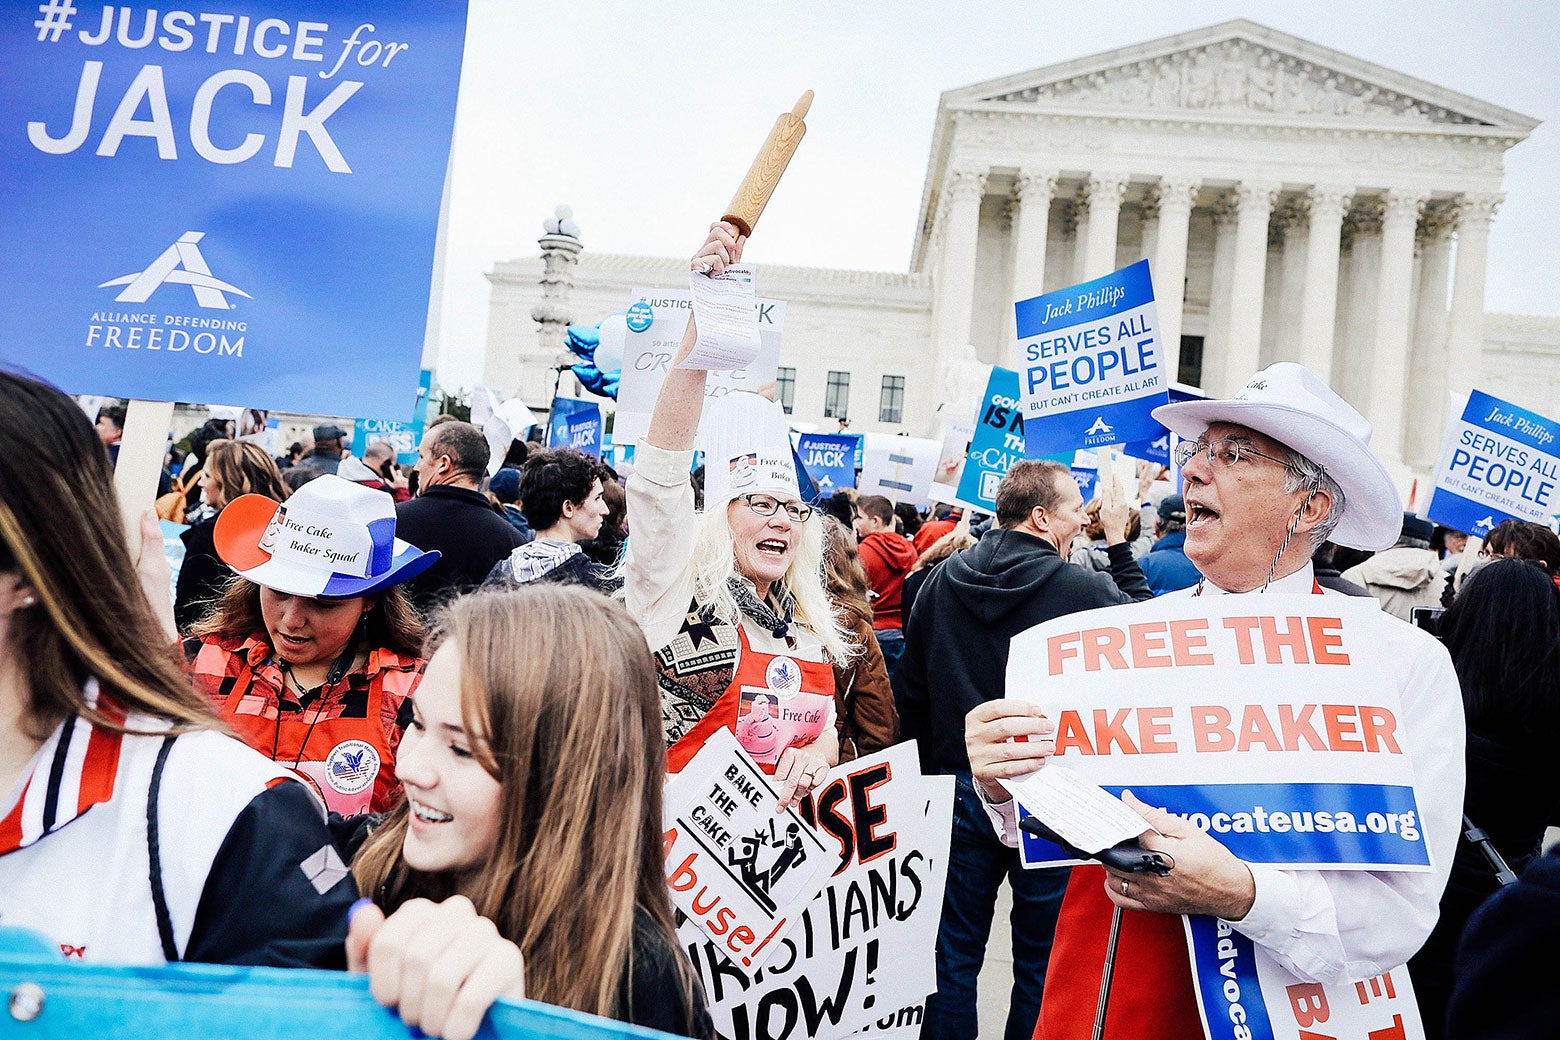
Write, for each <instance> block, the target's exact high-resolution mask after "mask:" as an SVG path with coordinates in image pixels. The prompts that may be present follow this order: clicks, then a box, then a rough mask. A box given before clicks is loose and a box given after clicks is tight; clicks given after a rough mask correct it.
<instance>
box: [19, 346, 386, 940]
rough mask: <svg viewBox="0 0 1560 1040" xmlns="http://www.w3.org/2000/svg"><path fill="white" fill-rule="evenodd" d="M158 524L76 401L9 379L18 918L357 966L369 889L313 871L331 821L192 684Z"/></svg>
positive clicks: (52, 928)
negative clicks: (178, 641) (354, 914)
mask: <svg viewBox="0 0 1560 1040" xmlns="http://www.w3.org/2000/svg"><path fill="white" fill-rule="evenodd" d="M140 535H141V553H140V558H139V561H138V562H132V559H131V556H130V553H129V551H128V550H127V548H126V545H125V541H124V528H123V527H122V526H121V519H120V510H119V503H118V501H117V499H116V497H115V494H114V489H113V475H112V471H111V470H110V468H109V463H108V456H107V454H106V453H105V452H104V450H103V446H102V443H101V442H100V441H99V440H98V438H97V435H96V434H95V433H94V432H93V430H92V426H91V425H90V424H89V423H88V421H87V418H86V416H84V415H83V414H82V412H81V409H80V408H79V407H78V406H77V405H76V403H75V402H74V401H72V400H71V399H70V398H68V397H66V396H65V395H64V394H62V393H60V392H59V391H58V390H55V389H54V388H52V387H49V386H46V385H44V384H42V383H39V382H36V381H34V380H32V379H28V378H25V377H22V376H18V375H15V374H12V373H8V372H3V371H0V921H4V923H5V924H7V925H15V926H21V927H25V928H31V929H35V930H37V931H39V932H42V933H43V934H44V935H46V936H48V937H49V939H50V940H51V941H52V942H55V943H57V944H58V945H59V949H60V950H61V952H62V953H63V954H64V955H65V956H66V957H69V958H72V959H81V960H87V961H98V962H118V963H130V964H158V963H162V962H164V961H171V960H181V959H182V960H195V961H207V962H217V963H234V964H270V965H280V966H287V965H313V966H317V967H326V966H340V965H341V963H342V962H343V957H342V940H343V938H344V937H345V934H346V927H345V914H346V910H347V907H348V906H349V905H350V904H351V902H352V899H353V897H354V895H355V890H354V889H353V886H352V885H351V884H341V883H332V880H331V879H330V878H329V877H326V876H324V875H312V876H311V875H310V874H306V873H305V872H304V871H302V870H300V869H299V865H300V864H301V863H303V862H304V861H306V860H308V859H309V858H310V857H312V856H316V855H320V854H323V852H324V851H325V849H327V848H328V847H329V843H330V834H329V831H328V830H327V829H326V826H325V819H324V813H323V812H322V811H321V810H320V809H319V808H318V807H317V804H316V802H315V800H314V798H313V797H312V796H311V795H310V794H309V792H308V791H307V789H305V787H304V785H303V784H301V783H296V782H288V781H290V780H294V779H295V778H293V777H291V775H290V774H288V773H287V772H286V770H284V769H281V768H279V767H277V766H276V765H274V764H273V763H271V762H269V761H266V760H265V759H264V758H263V757H261V756H260V755H257V754H255V753H254V752H253V751H251V750H250V749H248V748H246V747H244V746H243V745H242V744H240V743H239V742H238V741H236V740H233V739H232V738H231V737H228V736H226V735H224V734H223V733H222V732H221V728H220V725H219V724H218V722H217V720H216V718H215V717H214V716H213V715H212V713H211V710H210V709H209V708H208V707H207V705H206V703H205V702H204V700H202V698H200V697H199V696H198V695H197V694H196V693H195V691H194V690H193V689H191V687H190V682H189V676H188V673H187V672H186V670H185V668H184V665H183V663H182V662H181V661H180V660H179V656H178V653H177V651H176V649H175V644H174V640H173V638H172V634H171V633H170V632H169V631H167V630H166V628H165V627H164V624H163V621H162V619H161V618H160V617H159V616H158V613H157V611H154V609H153V607H152V601H151V600H150V599H149V598H148V595H149V594H150V595H151V596H155V597H160V599H161V604H162V607H163V609H164V610H165V611H166V607H167V602H168V599H167V597H168V567H167V564H166V562H164V558H163V554H162V551H161V549H162V540H161V537H160V535H159V532H158V527H157V522H156V517H155V515H154V514H152V513H151V511H150V510H148V511H147V514H146V515H145V516H143V517H142V522H141V531H140ZM138 568H139V569H138ZM67 825H68V826H67ZM341 880H344V876H343V877H342V878H341Z"/></svg>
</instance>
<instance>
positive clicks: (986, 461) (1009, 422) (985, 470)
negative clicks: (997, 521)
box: [959, 367, 1024, 513]
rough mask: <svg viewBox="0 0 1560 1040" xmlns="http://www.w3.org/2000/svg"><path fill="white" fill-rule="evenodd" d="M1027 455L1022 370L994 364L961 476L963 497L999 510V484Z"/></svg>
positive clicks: (986, 508)
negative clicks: (1021, 385)
mask: <svg viewBox="0 0 1560 1040" xmlns="http://www.w3.org/2000/svg"><path fill="white" fill-rule="evenodd" d="M1023 459H1024V418H1023V402H1021V401H1020V400H1019V397H1018V373H1017V372H1014V371H1013V370H1012V369H1008V368H1001V367H997V368H993V369H992V370H991V378H989V379H988V380H986V396H985V397H984V398H983V399H982V401H981V406H980V415H979V416H977V417H976V420H975V435H974V436H973V437H971V438H970V451H969V455H968V457H967V458H966V459H965V462H964V473H963V475H962V476H961V477H960V478H959V499H960V500H961V501H963V502H965V503H968V504H969V505H972V506H979V507H980V508H981V509H984V510H985V511H986V512H988V513H995V512H996V511H997V485H998V484H1001V483H1002V478H1003V477H1005V476H1007V471H1008V470H1009V469H1011V468H1012V467H1013V463H1015V462H1021V461H1023Z"/></svg>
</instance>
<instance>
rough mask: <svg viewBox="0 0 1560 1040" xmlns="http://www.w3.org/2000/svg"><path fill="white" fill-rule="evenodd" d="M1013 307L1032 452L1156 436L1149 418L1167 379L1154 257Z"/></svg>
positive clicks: (1029, 450)
mask: <svg viewBox="0 0 1560 1040" xmlns="http://www.w3.org/2000/svg"><path fill="white" fill-rule="evenodd" d="M1014 311H1015V314H1016V317H1017V323H1018V349H1019V358H1020V371H1019V375H1020V388H1021V389H1022V391H1023V401H1024V410H1023V416H1024V439H1025V442H1026V454H1028V455H1030V456H1031V457H1033V456H1038V455H1049V454H1052V453H1053V452H1058V451H1066V450H1069V449H1073V448H1092V447H1095V446H1096V445H1100V444H1120V443H1122V442H1131V441H1151V440H1153V439H1154V438H1156V437H1158V436H1159V432H1160V430H1161V429H1163V428H1162V427H1160V426H1159V424H1158V423H1156V422H1155V421H1154V419H1153V417H1152V416H1151V415H1150V414H1149V413H1150V412H1152V411H1153V409H1154V408H1155V407H1156V406H1158V405H1161V404H1164V403H1165V384H1166V376H1165V372H1164V365H1163V364H1162V363H1161V362H1162V358H1163V352H1162V350H1161V347H1160V342H1159V321H1158V317H1157V316H1156V314H1155V310H1154V286H1153V282H1152V280H1151V279H1150V277H1149V273H1148V261H1147V260H1140V261H1138V262H1137V263H1135V264H1133V265H1132V266H1130V267H1124V268H1122V269H1121V270H1119V271H1116V272H1115V273H1114V274H1108V275H1106V276H1105V277H1103V278H1096V279H1094V280H1093V281H1089V282H1083V283H1082V284H1080V285H1075V286H1072V287H1071V288H1069V289H1061V290H1058V291H1056V292H1052V293H1046V294H1045V295H1043V296H1036V297H1035V298H1034V299H1030V300H1020V301H1019V302H1018V303H1017V304H1015V305H1014Z"/></svg>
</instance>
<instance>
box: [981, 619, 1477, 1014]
mask: <svg viewBox="0 0 1560 1040" xmlns="http://www.w3.org/2000/svg"><path fill="white" fill-rule="evenodd" d="M1419 635H1420V633H1417V632H1414V631H1412V630H1408V629H1406V628H1404V626H1402V625H1401V624H1400V623H1399V622H1397V621H1396V620H1395V619H1393V618H1391V617H1388V616H1386V615H1384V614H1383V613H1382V611H1381V609H1380V608H1379V607H1378V606H1377V605H1376V604H1375V603H1374V602H1373V601H1371V600H1368V599H1351V598H1348V597H1342V596H1285V595H1276V594H1268V595H1263V596H1206V597H1191V596H1173V597H1167V598H1163V599H1158V600H1153V601H1150V602H1147V603H1138V604H1133V605H1131V606H1126V607H1110V608H1105V609H1102V610H1092V611H1086V612H1083V613H1080V614H1071V615H1068V616H1066V617H1062V618H1058V619H1056V620H1054V621H1051V622H1048V623H1046V624H1043V625H1039V626H1036V627H1035V628H1032V629H1030V630H1028V631H1027V632H1023V633H1021V634H1019V635H1018V636H1016V637H1014V639H1013V646H1012V652H1011V654H1010V656H1009V666H1008V676H1007V687H1008V691H1009V695H1010V696H1013V697H1019V698H1023V699H1027V700H1032V701H1034V702H1036V703H1038V704H1039V705H1041V707H1042V708H1043V709H1044V711H1045V713H1046V715H1047V716H1048V717H1049V718H1050V719H1051V720H1052V721H1053V722H1054V723H1055V725H1056V732H1055V737H1056V756H1055V761H1056V762H1057V763H1059V764H1062V765H1065V766H1067V767H1069V768H1070V769H1072V770H1074V771H1076V772H1077V773H1078V774H1080V776H1082V777H1083V778H1084V779H1087V780H1089V781H1091V782H1093V783H1096V784H1098V785H1100V786H1101V787H1103V788H1104V789H1105V790H1107V791H1110V792H1111V793H1115V794H1119V793H1120V792H1121V791H1122V790H1123V789H1130V790H1131V791H1132V792H1133V793H1134V794H1135V795H1137V796H1138V797H1139V798H1141V799H1143V800H1144V801H1145V802H1147V803H1149V804H1150V805H1154V806H1158V807H1162V808H1165V809H1167V810H1168V811H1169V812H1171V813H1174V814H1176V815H1179V816H1181V817H1182V818H1183V819H1185V820H1187V821H1188V822H1190V823H1191V824H1192V825H1194V826H1196V827H1199V828H1201V829H1203V830H1205V831H1207V832H1208V833H1209V834H1211V835H1212V836H1213V837H1214V838H1216V839H1218V841H1219V842H1220V843H1222V844H1223V845H1225V846H1226V847H1227V848H1229V849H1230V850H1231V851H1232V852H1233V853H1234V854H1235V855H1236V856H1238V857H1240V858H1241V859H1242V860H1245V861H1247V862H1249V863H1253V864H1258V863H1262V864H1269V865H1272V866H1277V867H1284V868H1299V869H1314V870H1328V871H1373V872H1387V871H1409V872H1424V871H1429V870H1430V869H1431V861H1430V851H1429V845H1428V842H1427V839H1426V834H1425V827H1426V821H1425V820H1424V819H1423V817H1422V811H1423V810H1422V806H1421V802H1422V800H1423V799H1424V797H1425V796H1424V795H1423V794H1422V793H1421V792H1420V791H1416V788H1415V783H1416V769H1415V763H1414V759H1413V758H1412V757H1411V756H1410V752H1411V751H1413V750H1415V749H1414V748H1413V746H1412V743H1411V736H1410V735H1411V732H1420V733H1421V734H1423V733H1424V732H1425V730H1424V729H1423V728H1419V729H1417V730H1416V728H1415V726H1414V725H1413V724H1411V723H1410V721H1409V720H1408V718H1407V717H1406V715H1405V705H1404V698H1405V696H1407V695H1408V694H1409V693H1411V692H1415V691H1411V690H1409V689H1408V687H1407V686H1405V682H1406V681H1407V680H1406V679H1405V674H1406V671H1407V670H1408V662H1406V661H1404V660H1402V659H1400V658H1401V656H1402V655H1401V654H1398V653H1394V652H1393V650H1392V649H1391V648H1395V647H1396V648H1401V647H1403V646H1404V645H1405V644H1404V641H1405V640H1416V639H1417V638H1418V637H1419ZM1448 667H1449V664H1448ZM1416 710H1419V711H1421V712H1423V711H1425V710H1426V705H1425V704H1424V703H1420V702H1416ZM1449 710H1450V711H1452V713H1453V714H1457V712H1456V705H1453V706H1452V707H1451V709H1449ZM1446 721H1448V722H1450V721H1452V720H1450V719H1448V720H1446ZM1459 721H1460V720H1459ZM1459 728H1460V727H1459ZM1447 739H1448V740H1449V741H1453V740H1454V739H1455V738H1452V737H1449V738H1447ZM1419 750H1423V749H1419ZM1439 750H1441V749H1438V752H1439ZM1457 753H1458V755H1460V745H1459V747H1458V749H1457ZM1437 761H1438V764H1439V760H1437ZM1443 797H1444V796H1443ZM1020 799H1022V795H1020ZM1058 851H1059V850H1057V849H1056V848H1055V846H1052V845H1049V844H1047V843H1045V842H1042V841H1040V840H1038V839H1036V838H1033V837H1032V836H1030V835H1028V834H1025V835H1024V836H1023V846H1022V853H1023V857H1024V861H1025V864H1026V865H1039V864H1051V863H1056V864H1067V863H1071V862H1072V861H1070V860H1066V859H1065V858H1064V857H1063V856H1060V855H1058V854H1057V853H1058ZM1186 921H1187V929H1188V933H1187V934H1188V942H1189V944H1190V948H1191V961H1192V965H1193V971H1194V974H1195V975H1196V985H1197V991H1198V994H1199V999H1200V1005H1201V1008H1202V1012H1203V1021H1204V1026H1205V1029H1206V1031H1207V1033H1208V1035H1209V1036H1210V1037H1224V1036H1230V1037H1238V1038H1242V1040H1250V1038H1252V1037H1257V1038H1264V1037H1284V1038H1297V1037H1301V1036H1306V1035H1312V1036H1321V1035H1325V1036H1329V1037H1341V1036H1350V1037H1358V1038H1359V1040H1365V1038H1366V1036H1367V1034H1369V1035H1371V1036H1376V1035H1380V1036H1382V1037H1387V1036H1391V1037H1411V1036H1417V1035H1420V1033H1419V1031H1418V1029H1419V1027H1418V1019H1417V1010H1416V1009H1415V1006H1414V1002H1413V996H1412V991H1411V987H1410V985H1409V982H1408V978H1407V973H1406V972H1405V971H1403V970H1402V969H1400V968H1399V969H1394V970H1393V971H1392V972H1389V973H1387V974H1386V975H1385V976H1382V977H1378V978H1377V979H1376V980H1373V981H1367V982H1365V983H1362V985H1363V986H1364V988H1363V989H1361V990H1357V989H1356V987H1355V986H1354V985H1353V983H1352V982H1351V983H1348V984H1344V985H1329V986H1321V985H1317V984H1314V983H1311V982H1309V981H1307V980H1304V979H1301V978H1299V977H1296V976H1294V975H1293V974H1291V973H1290V972H1289V971H1287V970H1286V969H1285V967H1283V966H1282V965H1281V964H1280V963H1279V962H1278V960H1277V959H1276V958H1275V957H1274V956H1273V955H1272V954H1271V953H1270V952H1269V951H1268V950H1267V949H1266V948H1265V947H1263V946H1259V945H1256V944H1255V943H1253V942H1252V941H1251V940H1249V939H1248V938H1246V937H1245V936H1244V935H1242V934H1240V933H1239V932H1238V931H1236V930H1235V929H1233V928H1232V927H1231V926H1230V925H1228V924H1226V923H1224V922H1219V921H1215V920H1212V919H1210V918H1203V917H1188V918H1186ZM1362 998H1368V999H1362ZM1383 1028H1388V1029H1389V1030H1390V1029H1396V1030H1398V1031H1389V1032H1384V1033H1379V1034H1378V1033H1376V1032H1373V1031H1374V1030H1380V1029H1383Z"/></svg>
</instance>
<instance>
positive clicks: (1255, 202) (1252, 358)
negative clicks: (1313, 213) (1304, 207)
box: [1218, 181, 1278, 395]
mask: <svg viewBox="0 0 1560 1040" xmlns="http://www.w3.org/2000/svg"><path fill="white" fill-rule="evenodd" d="M1277 197H1278V186H1277V185H1274V184H1266V183H1262V182H1256V181H1247V182H1242V183H1241V184H1240V185H1239V186H1238V187H1237V188H1236V189H1235V260H1234V266H1233V270H1232V271H1231V274H1230V312H1229V313H1230V317H1229V323H1230V324H1229V340H1228V343H1227V344H1226V347H1225V354H1224V382H1223V384H1222V385H1221V386H1219V388H1218V390H1219V392H1220V393H1221V394H1223V395H1228V394H1233V393H1234V392H1235V391H1236V390H1238V389H1239V388H1240V387H1241V386H1243V385H1245V382H1246V380H1247V379H1248V378H1249V377H1250V376H1251V374H1252V373H1253V372H1255V371H1256V370H1257V360H1258V358H1259V356H1260V354H1261V349H1262V291H1263V283H1264V282H1265V281H1266V278H1267V247H1268V217H1269V215H1270V214H1271V213H1272V212H1273V202H1274V200H1275V199H1276V198H1277Z"/></svg>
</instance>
